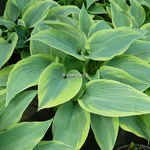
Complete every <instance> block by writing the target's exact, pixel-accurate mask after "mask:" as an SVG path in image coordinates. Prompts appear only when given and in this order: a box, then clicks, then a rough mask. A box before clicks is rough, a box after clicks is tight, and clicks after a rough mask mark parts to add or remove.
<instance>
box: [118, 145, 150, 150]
mask: <svg viewBox="0 0 150 150" xmlns="http://www.w3.org/2000/svg"><path fill="white" fill-rule="evenodd" d="M127 146H129V144H128V145H124V146H121V147H119V148H117V150H121V148H125V147H127ZM135 146H138V147H140V146H141V147H142V148H147V149H148V150H150V146H146V145H142V144H135Z"/></svg>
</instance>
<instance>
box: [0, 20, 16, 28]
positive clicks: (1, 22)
mask: <svg viewBox="0 0 150 150" xmlns="http://www.w3.org/2000/svg"><path fill="white" fill-rule="evenodd" d="M0 26H6V27H7V28H8V29H9V28H12V27H13V26H15V23H13V22H12V21H8V20H5V19H4V18H0Z"/></svg>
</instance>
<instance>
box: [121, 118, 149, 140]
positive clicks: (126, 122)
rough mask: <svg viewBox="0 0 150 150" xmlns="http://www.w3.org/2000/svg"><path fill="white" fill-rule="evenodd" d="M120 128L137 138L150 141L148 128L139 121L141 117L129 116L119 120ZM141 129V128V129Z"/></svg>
mask: <svg viewBox="0 0 150 150" xmlns="http://www.w3.org/2000/svg"><path fill="white" fill-rule="evenodd" d="M119 122H120V127H121V128H123V129H124V130H126V131H129V132H132V133H134V134H136V135H137V136H139V137H142V138H145V139H147V140H149V139H150V132H149V128H148V127H147V125H146V124H145V122H144V121H143V120H142V119H141V116H129V117H121V118H119ZM141 127H142V128H141Z"/></svg>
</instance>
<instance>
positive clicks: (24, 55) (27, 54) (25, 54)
mask: <svg viewBox="0 0 150 150" xmlns="http://www.w3.org/2000/svg"><path fill="white" fill-rule="evenodd" d="M29 56H30V53H29V52H27V51H26V50H23V51H21V59H24V58H27V57H29Z"/></svg>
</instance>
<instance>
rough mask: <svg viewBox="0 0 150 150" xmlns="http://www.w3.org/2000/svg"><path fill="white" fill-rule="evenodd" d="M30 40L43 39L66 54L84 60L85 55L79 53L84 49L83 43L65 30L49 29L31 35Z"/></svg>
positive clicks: (42, 40)
mask: <svg viewBox="0 0 150 150" xmlns="http://www.w3.org/2000/svg"><path fill="white" fill-rule="evenodd" d="M30 40H36V41H41V42H43V43H45V44H47V45H49V46H51V47H54V48H56V49H58V50H60V51H63V52H64V53H66V54H69V55H71V56H74V57H76V58H78V59H80V60H84V58H83V56H82V55H79V54H78V53H79V52H80V51H81V49H82V44H81V42H80V41H79V39H77V38H75V37H74V36H72V35H70V34H68V33H66V32H64V31H60V30H57V29H47V30H44V31H40V32H39V33H37V34H35V35H33V36H31V38H30Z"/></svg>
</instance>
